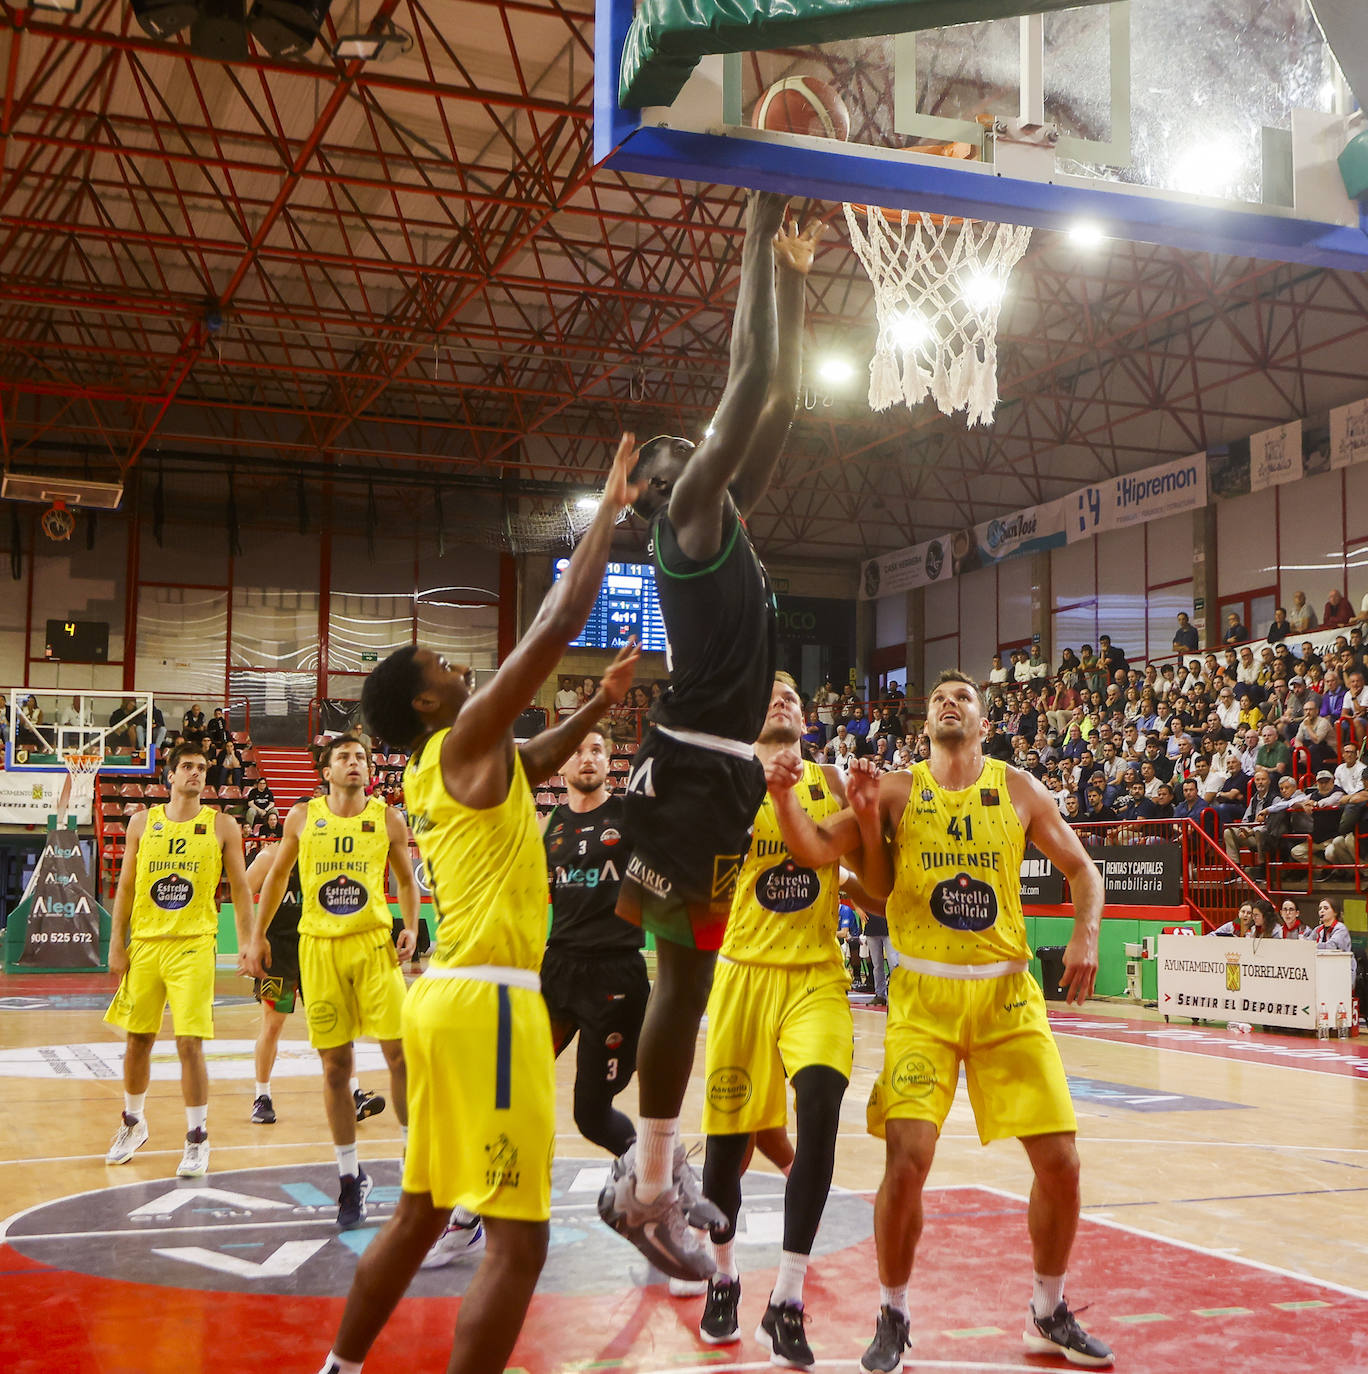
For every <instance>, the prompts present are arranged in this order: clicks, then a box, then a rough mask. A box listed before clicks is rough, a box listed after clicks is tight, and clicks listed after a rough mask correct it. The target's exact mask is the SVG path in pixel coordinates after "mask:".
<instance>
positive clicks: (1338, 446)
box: [1330, 401, 1368, 468]
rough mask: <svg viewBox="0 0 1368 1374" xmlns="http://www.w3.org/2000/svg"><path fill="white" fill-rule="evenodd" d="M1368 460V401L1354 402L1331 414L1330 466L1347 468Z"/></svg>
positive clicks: (1338, 408) (1339, 407) (1340, 407)
mask: <svg viewBox="0 0 1368 1374" xmlns="http://www.w3.org/2000/svg"><path fill="white" fill-rule="evenodd" d="M1365 459H1368V401H1354V402H1353V403H1352V404H1350V405H1347V406H1337V407H1336V408H1335V409H1334V410H1332V411H1331V412H1330V466H1331V467H1332V468H1347V467H1348V466H1349V464H1350V463H1362V462H1363V461H1364V460H1365Z"/></svg>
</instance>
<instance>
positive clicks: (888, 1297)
mask: <svg viewBox="0 0 1368 1374" xmlns="http://www.w3.org/2000/svg"><path fill="white" fill-rule="evenodd" d="M879 1306H880V1307H891V1308H892V1309H893V1310H894V1311H895V1312H901V1313H902V1314H903V1316H904V1317H906V1318H907V1320H908V1321H909V1322H910V1321H911V1320H912V1309H911V1308H910V1307H908V1305H907V1285H906V1284H905V1283H900V1284H899V1285H898V1286H897V1287H896V1288H889V1287H887V1286H886V1285H884V1284H882V1283H881V1284H880V1285H879Z"/></svg>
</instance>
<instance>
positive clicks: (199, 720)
mask: <svg viewBox="0 0 1368 1374" xmlns="http://www.w3.org/2000/svg"><path fill="white" fill-rule="evenodd" d="M204 726H205V721H204V712H203V711H201V710H200V707H199V702H197V701H196V702H192V703H191V705H190V709H189V710H188V711H187V712H186V713H185V714H184V715H183V716H182V717H181V732H182V733H183V734H185V735H187V736H203V734H204Z"/></svg>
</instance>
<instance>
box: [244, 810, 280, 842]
mask: <svg viewBox="0 0 1368 1374" xmlns="http://www.w3.org/2000/svg"><path fill="white" fill-rule="evenodd" d="M280 834H281V829H280V812H279V811H267V812H264V813H263V814H262V815H261V816H260V817H259V818H258V819H257V820H256V821H254V822H253V823H252V826H251V835H252V838H253V839H258V840H259V839H267V840H274V839H279V838H280Z"/></svg>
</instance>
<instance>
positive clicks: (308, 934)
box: [299, 797, 404, 1050]
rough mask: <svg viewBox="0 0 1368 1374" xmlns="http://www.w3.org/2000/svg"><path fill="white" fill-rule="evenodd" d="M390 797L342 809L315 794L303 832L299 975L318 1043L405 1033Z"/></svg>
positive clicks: (333, 1044)
mask: <svg viewBox="0 0 1368 1374" xmlns="http://www.w3.org/2000/svg"><path fill="white" fill-rule="evenodd" d="M386 812H387V808H386V806H385V803H384V802H383V801H381V800H380V799H379V798H378V797H372V798H371V799H370V800H369V801H368V802H367V803H366V805H365V808H364V809H363V810H362V811H361V812H360V814H358V815H355V816H337V815H334V814H333V812H332V811H331V810H330V809H329V807H328V798H327V797H314V798H313V799H312V800H311V801H310V802H309V807H308V811H307V813H306V815H305V818H304V829H303V832H302V833H301V834H300V837H299V885H300V890H301V891H302V892H303V894H304V901H303V909H302V911H301V913H300V917H299V978H300V982H301V983H302V984H303V986H304V987H306V988H307V989H308V999H307V1001H308V1008H307V1011H306V1014H305V1019H306V1020H307V1022H308V1025H309V1043H310V1044H311V1045H312V1046H313V1047H314V1048H315V1049H317V1050H328V1049H334V1048H335V1047H336V1046H338V1045H346V1044H349V1043H350V1042H351V1041H353V1040H355V1039H357V1038H358V1037H359V1036H363V1035H368V1036H373V1037H374V1038H375V1039H377V1040H398V1039H399V1034H400V1018H401V1015H402V1012H403V1006H404V975H403V974H402V973H401V972H400V970H399V956H398V955H397V954H396V953H395V952H394V941H393V940H392V939H391V937H390V929H391V920H390V910H389V903H388V902H387V901H386V900H385V865H386V864H387V863H388V861H389V832H388V829H387V828H386Z"/></svg>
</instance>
